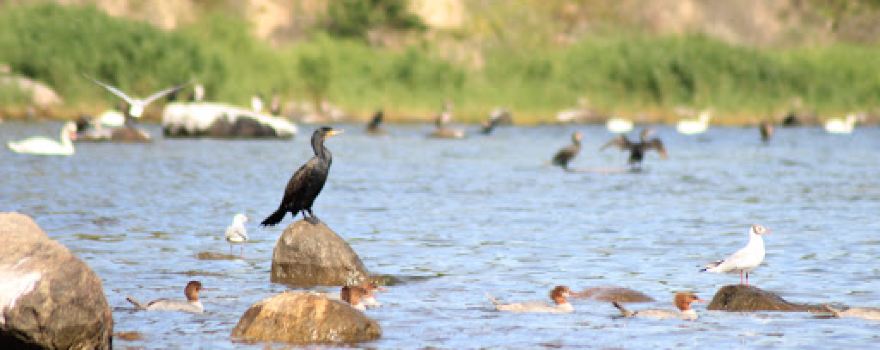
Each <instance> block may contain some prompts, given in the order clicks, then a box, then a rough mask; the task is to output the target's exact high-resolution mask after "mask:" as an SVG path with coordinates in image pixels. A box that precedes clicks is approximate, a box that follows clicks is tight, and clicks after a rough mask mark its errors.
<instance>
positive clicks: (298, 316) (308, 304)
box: [232, 292, 382, 344]
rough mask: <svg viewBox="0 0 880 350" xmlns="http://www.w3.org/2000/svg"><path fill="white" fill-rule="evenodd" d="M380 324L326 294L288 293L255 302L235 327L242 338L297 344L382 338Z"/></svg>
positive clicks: (238, 337) (237, 334)
mask: <svg viewBox="0 0 880 350" xmlns="http://www.w3.org/2000/svg"><path fill="white" fill-rule="evenodd" d="M381 335H382V329H381V328H380V327H379V324H378V323H377V322H376V321H374V320H372V319H370V318H368V317H367V316H365V315H364V314H363V313H362V312H360V311H358V310H356V309H355V308H353V307H351V306H350V305H348V303H346V302H343V301H340V300H331V299H329V298H327V296H326V295H324V294H317V293H310V292H284V293H281V294H278V295H276V296H273V297H271V298H268V299H264V300H262V301H260V302H258V303H256V304H254V305H252V306H251V307H250V308H249V309H248V310H247V311H245V313H244V315H242V316H241V319H239V320H238V324H237V325H236V326H235V328H234V329H233V330H232V337H233V338H235V339H237V340H242V341H251V342H253V341H277V342H287V343H294V344H313V343H357V342H363V341H369V340H375V339H378V338H379V337H380V336H381Z"/></svg>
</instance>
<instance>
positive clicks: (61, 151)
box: [6, 122, 76, 156]
mask: <svg viewBox="0 0 880 350" xmlns="http://www.w3.org/2000/svg"><path fill="white" fill-rule="evenodd" d="M75 139H76V124H75V123H74V122H67V123H66V124H64V126H63V127H62V128H61V141H60V142H59V141H56V140H53V139H50V138H46V137H42V136H36V137H31V138H27V139H24V140H21V141H10V142H8V143H6V146H7V147H9V149H11V150H12V151H13V152H15V153H22V154H35V155H41V156H69V155H73V152H74V149H73V142H71V140H75Z"/></svg>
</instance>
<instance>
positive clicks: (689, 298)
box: [611, 292, 703, 321]
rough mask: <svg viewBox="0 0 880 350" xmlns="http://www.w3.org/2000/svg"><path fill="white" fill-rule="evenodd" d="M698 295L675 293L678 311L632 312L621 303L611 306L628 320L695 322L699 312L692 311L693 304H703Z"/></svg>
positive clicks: (652, 310) (614, 302) (648, 310)
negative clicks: (646, 319)
mask: <svg viewBox="0 0 880 350" xmlns="http://www.w3.org/2000/svg"><path fill="white" fill-rule="evenodd" d="M702 301H703V300H702V299H700V297H698V296H697V295H696V294H694V293H691V292H678V293H675V297H674V298H673V299H672V302H673V304H675V307H677V308H678V311H673V310H664V309H647V310H638V311H630V310H627V309H626V308H624V307H623V306H622V305H620V303H618V302H616V301H613V302H611V305H614V307H616V308H617V309H618V310H620V314H621V316H622V317H626V318H633V317H638V318H652V319H657V320H666V319H673V318H678V319H682V320H687V321H693V320H696V319H697V317H698V316H697V312H696V311H694V309H691V303H693V302H702Z"/></svg>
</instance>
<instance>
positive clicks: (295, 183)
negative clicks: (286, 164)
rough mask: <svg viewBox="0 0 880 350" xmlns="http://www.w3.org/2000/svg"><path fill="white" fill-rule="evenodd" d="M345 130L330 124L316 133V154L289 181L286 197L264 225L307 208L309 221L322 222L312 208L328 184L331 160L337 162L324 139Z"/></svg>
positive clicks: (313, 147)
mask: <svg viewBox="0 0 880 350" xmlns="http://www.w3.org/2000/svg"><path fill="white" fill-rule="evenodd" d="M341 133H342V130H335V129H333V128H331V127H329V126H324V127H321V128H319V129H318V130H315V132H314V133H313V134H312V150H313V151H314V152H315V156H314V157H312V159H309V161H308V162H306V164H303V166H301V167H300V168H299V170H297V171H296V172H295V173H294V174H293V176H292V177H291V178H290V181H288V182H287V188H285V189H284V198H282V199H281V204H279V205H278V210H275V212H274V213H272V215H269V217H267V218H266V219H265V220H263V222H262V223H260V224H261V225H263V226H275V225H276V224H278V223H279V222H281V220H282V219H284V215H285V214H287V213H288V212H289V213H291V214H292V215H293V217H294V218H295V217H296V215H297V214H299V212H303V217H304V218H305V220H306V221H308V222H310V223H312V224H316V223H318V222H320V220H318V217H317V216H315V213H313V212H312V204H313V203H314V202H315V198H316V197H318V194H319V193H321V189H322V188H324V183H325V182H326V181H327V174H328V173H329V171H330V164H331V163H333V155H332V154H330V150H328V149H327V148H326V147H324V140H325V139H326V138H328V137H330V136H334V135H339V134H341ZM306 214H308V215H306Z"/></svg>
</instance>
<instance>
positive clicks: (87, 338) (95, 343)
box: [0, 213, 113, 349]
mask: <svg viewBox="0 0 880 350" xmlns="http://www.w3.org/2000/svg"><path fill="white" fill-rule="evenodd" d="M0 241H2V242H3V244H2V245H0V349H110V348H111V347H112V346H111V339H112V334H113V315H112V314H111V313H110V307H109V306H108V304H107V298H106V297H105V296H104V288H103V287H102V285H101V279H100V278H98V276H97V275H96V274H95V273H94V272H93V271H92V270H91V269H90V268H89V267H88V266H87V265H86V264H85V263H84V262H82V260H79V259H78V258H77V257H76V256H74V255H73V254H72V253H71V252H70V251H69V250H67V248H65V247H64V246H63V245H61V244H60V243H58V242H56V241H54V240H51V239H49V237H48V236H46V233H45V232H43V230H41V229H40V227H39V226H37V224H36V223H34V221H33V220H31V218H29V217H27V216H25V215H21V214H17V213H0Z"/></svg>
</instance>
